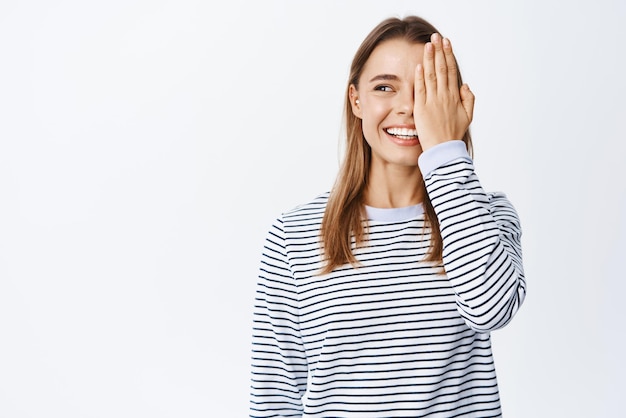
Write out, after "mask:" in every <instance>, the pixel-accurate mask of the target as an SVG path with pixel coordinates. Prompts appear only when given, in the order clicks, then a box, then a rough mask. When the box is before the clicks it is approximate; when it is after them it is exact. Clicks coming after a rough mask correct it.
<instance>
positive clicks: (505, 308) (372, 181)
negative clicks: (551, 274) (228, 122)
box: [250, 17, 525, 418]
mask: <svg viewBox="0 0 626 418" xmlns="http://www.w3.org/2000/svg"><path fill="white" fill-rule="evenodd" d="M473 107H474V96H473V94H472V93H471V91H470V90H469V88H468V86H467V85H465V84H462V82H461V77H460V73H459V71H458V67H457V65H456V60H455V58H454V54H453V52H452V46H451V44H450V41H449V40H448V39H446V38H442V37H441V36H440V35H439V34H438V32H437V30H436V29H435V28H434V27H433V26H432V25H430V24H429V23H428V22H426V21H424V20H423V19H421V18H418V17H407V18H405V19H402V20H400V19H388V20H385V21H383V22H382V23H381V24H380V25H378V26H377V27H376V28H375V29H374V30H373V31H372V32H371V33H370V34H369V35H368V36H367V38H366V39H365V40H364V42H363V44H362V45H361V46H360V48H359V50H358V51H357V53H356V55H355V57H354V60H353V62H352V67H351V71H350V79H349V82H348V88H347V92H346V128H347V129H346V132H347V152H346V155H345V161H344V163H343V166H342V168H341V170H340V173H339V175H338V178H337V182H336V184H335V187H334V188H333V190H332V191H331V192H330V193H326V194H323V195H321V196H319V197H318V198H316V199H314V200H313V201H311V202H310V203H308V204H305V205H302V206H299V207H297V208H295V209H293V210H291V211H289V212H286V213H284V214H283V215H282V216H281V217H280V218H279V219H277V221H276V222H275V223H274V225H273V226H272V228H271V230H270V231H269V234H268V237H267V241H266V244H265V247H264V251H263V256H262V261H261V269H260V277H259V283H258V287H257V296H256V302H255V316H254V327H253V355H252V357H253V360H252V396H251V407H250V408H251V409H250V415H251V416H253V417H269V416H281V417H282V416H290V417H295V416H297V417H359V418H363V417H391V416H394V417H417V416H419V417H423V416H428V417H458V416H472V417H473V416H480V417H492V416H493V417H495V416H500V415H501V411H500V400H499V396H498V387H497V383H496V374H495V368H494V363H493V358H492V353H491V344H490V339H489V333H490V332H491V331H493V330H495V329H497V328H500V327H502V326H504V325H506V324H507V323H508V322H509V321H510V320H511V318H512V317H513V315H514V314H515V313H516V311H517V310H518V309H519V307H520V305H521V304H522V302H523V300H524V295H525V281H524V274H523V269H522V256H521V246H520V235H521V231H520V225H519V221H518V217H517V214H516V213H515V210H514V209H513V207H512V206H511V204H510V203H509V201H508V200H507V198H506V197H505V196H504V194H501V193H485V192H484V191H483V189H482V188H481V185H480V183H479V181H478V178H477V177H476V174H475V173H474V167H473V164H472V159H471V157H470V155H471V139H470V135H469V132H468V127H469V124H470V122H471V120H472V112H473Z"/></svg>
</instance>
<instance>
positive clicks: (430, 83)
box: [423, 42, 437, 96]
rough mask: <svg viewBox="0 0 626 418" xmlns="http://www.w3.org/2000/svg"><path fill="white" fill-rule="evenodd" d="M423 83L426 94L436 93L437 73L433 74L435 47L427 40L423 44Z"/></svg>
mask: <svg viewBox="0 0 626 418" xmlns="http://www.w3.org/2000/svg"><path fill="white" fill-rule="evenodd" d="M423 65H424V85H425V86H426V96H428V95H429V94H433V95H434V94H436V93H437V75H436V74H435V49H434V48H433V44H432V43H430V42H427V43H426V45H424V60H423Z"/></svg>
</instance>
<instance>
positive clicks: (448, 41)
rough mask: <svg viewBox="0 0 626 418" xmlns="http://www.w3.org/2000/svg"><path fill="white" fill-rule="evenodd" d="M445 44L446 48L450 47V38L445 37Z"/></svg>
mask: <svg viewBox="0 0 626 418" xmlns="http://www.w3.org/2000/svg"><path fill="white" fill-rule="evenodd" d="M443 46H445V47H446V48H449V47H450V39H448V38H443Z"/></svg>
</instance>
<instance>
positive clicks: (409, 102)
mask: <svg viewBox="0 0 626 418" xmlns="http://www.w3.org/2000/svg"><path fill="white" fill-rule="evenodd" d="M414 100H415V98H414V93H413V89H410V90H408V89H405V90H404V91H402V92H398V94H397V95H396V103H395V108H396V112H397V113H398V114H399V115H408V116H413V105H414Z"/></svg>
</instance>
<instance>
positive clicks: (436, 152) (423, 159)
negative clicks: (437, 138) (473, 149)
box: [417, 140, 472, 178]
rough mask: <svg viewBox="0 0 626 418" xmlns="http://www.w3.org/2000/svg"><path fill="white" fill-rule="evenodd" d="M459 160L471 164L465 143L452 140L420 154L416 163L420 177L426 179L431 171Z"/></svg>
mask: <svg viewBox="0 0 626 418" xmlns="http://www.w3.org/2000/svg"><path fill="white" fill-rule="evenodd" d="M459 158H463V159H465V160H467V161H469V162H472V158H471V157H470V155H469V153H468V152H467V148H466V147H465V142H463V141H459V140H453V141H446V142H443V143H441V144H438V145H435V146H434V147H431V148H429V149H427V150H426V151H424V152H422V154H421V155H420V156H419V158H418V160H417V162H418V165H419V167H420V170H421V171H422V177H424V178H426V177H428V175H429V174H430V173H431V172H432V171H433V170H435V169H437V168H439V167H441V166H442V165H445V164H446V163H449V162H450V161H454V160H457V159H459Z"/></svg>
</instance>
